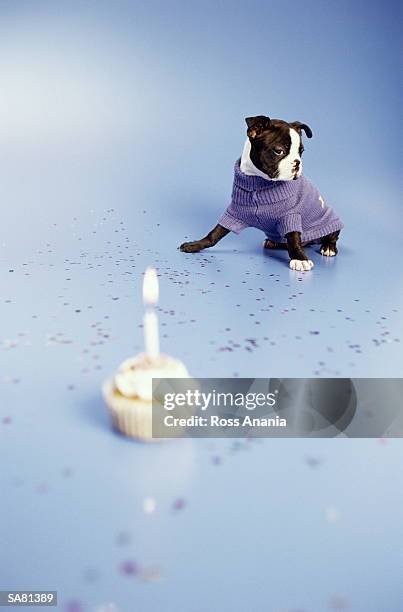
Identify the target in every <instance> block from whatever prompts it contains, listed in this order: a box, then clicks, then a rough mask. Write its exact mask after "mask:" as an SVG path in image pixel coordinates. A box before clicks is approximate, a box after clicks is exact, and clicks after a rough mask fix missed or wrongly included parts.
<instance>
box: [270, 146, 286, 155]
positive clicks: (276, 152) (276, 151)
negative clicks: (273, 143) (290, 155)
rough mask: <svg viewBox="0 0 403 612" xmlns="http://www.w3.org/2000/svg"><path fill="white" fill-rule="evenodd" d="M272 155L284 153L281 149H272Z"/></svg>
mask: <svg viewBox="0 0 403 612" xmlns="http://www.w3.org/2000/svg"><path fill="white" fill-rule="evenodd" d="M273 153H274V154H275V155H283V153H284V151H283V149H280V148H279V147H274V149H273Z"/></svg>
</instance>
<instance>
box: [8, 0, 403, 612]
mask: <svg viewBox="0 0 403 612" xmlns="http://www.w3.org/2000/svg"><path fill="white" fill-rule="evenodd" d="M117 4H119V7H118V8H114V9H111V8H110V5H109V4H108V3H104V2H99V3H96V4H95V3H94V4H87V3H85V4H84V3H79V2H77V3H72V4H70V3H69V4H68V5H67V4H66V5H65V6H62V8H60V6H61V5H59V7H58V8H57V9H56V8H55V7H56V5H55V4H53V3H47V2H40V3H38V5H37V7H36V9H35V10H34V9H33V8H32V5H30V4H27V3H21V4H20V6H19V7H18V8H15V7H11V5H10V6H8V5H7V7H6V6H4V7H3V6H2V7H1V8H0V12H1V16H2V20H1V25H0V30H1V31H0V34H1V36H0V50H1V54H0V56H1V57H2V60H1V62H2V74H3V78H2V80H3V90H4V95H3V98H4V100H5V101H6V104H5V105H4V110H5V112H6V116H7V120H6V121H5V124H4V130H3V132H4V133H3V136H2V142H3V146H2V147H1V149H0V175H1V184H2V223H1V226H0V245H1V246H0V249H1V250H0V288H1V292H0V326H1V327H0V465H1V468H0V492H1V493H0V500H1V522H0V548H1V554H0V589H17V588H19V589H37V590H39V589H40V590H46V589H54V590H57V591H58V593H59V605H58V609H60V610H63V612H118V611H119V612H133V611H134V610H136V611H137V610H138V611H140V612H151V611H152V612H154V611H160V610H164V611H165V612H178V611H186V612H207V611H208V612H210V611H214V612H215V611H220V612H234V611H237V612H244V611H246V610H248V611H253V612H326V611H329V610H330V611H332V610H333V611H335V610H351V611H353V612H401V611H402V610H403V603H402V602H403V589H402V585H401V573H402V567H403V558H402V553H401V545H400V543H401V542H402V537H403V529H402V521H401V506H402V493H401V485H400V483H401V480H402V460H401V444H400V442H399V440H387V441H386V440H346V439H338V440H303V439H301V440H273V439H272V440H257V441H252V442H249V441H244V440H232V441H228V440H217V439H216V440H182V441H173V442H169V443H161V444H150V445H144V444H138V443H136V442H134V441H132V440H128V439H125V438H123V437H121V436H120V435H118V434H117V433H114V432H113V431H112V429H111V426H110V422H109V418H108V414H107V412H106V409H105V407H104V405H103V401H102V398H101V394H100V388H101V384H102V382H103V380H104V379H105V377H107V376H109V375H110V374H111V373H112V372H114V371H115V369H116V368H117V366H118V365H119V363H120V362H121V361H122V360H123V359H125V358H126V357H129V356H131V355H134V354H136V353H137V352H139V351H140V350H142V328H141V322H142V315H143V305H142V300H141V286H142V275H143V272H144V270H145V269H146V267H147V266H148V265H154V266H155V267H157V269H158V274H159V279H160V302H159V307H158V312H159V319H160V331H161V348H162V350H163V351H165V352H167V353H169V354H172V355H174V356H176V357H178V358H180V359H181V360H183V361H184V362H185V363H186V365H187V367H188V369H189V371H190V373H191V374H193V375H195V376H199V377H221V376H222V377H236V376H240V377H271V376H276V377H310V376H323V377H333V376H342V377H400V376H402V343H403V336H402V330H403V292H402V287H403V268H402V266H401V235H402V220H401V219H402V216H401V207H400V199H399V197H400V194H399V191H400V183H399V181H398V180H397V177H398V175H399V174H398V172H399V171H400V167H399V166H400V161H399V159H400V158H399V153H398V140H399V139H397V138H396V124H397V119H396V117H395V113H396V109H397V96H396V89H395V85H394V83H395V81H394V78H395V77H394V74H396V69H395V68H396V67H395V65H394V61H395V58H396V57H397V56H398V53H396V49H395V47H397V43H396V40H397V37H396V36H395V28H396V25H395V22H396V23H397V20H396V19H395V17H394V13H393V11H392V10H391V11H390V12H388V13H384V9H383V8H382V6H383V5H381V3H377V2H368V3H357V5H356V6H354V7H351V3H347V2H340V3H337V5H334V6H332V4H331V3H315V2H308V3H305V5H304V9H302V8H301V10H300V16H299V19H298V20H296V19H292V20H290V21H291V22H289V13H288V12H287V11H289V10H291V9H292V7H291V5H288V4H286V5H284V9H282V10H284V13H282V19H283V20H284V19H286V20H287V23H289V30H288V36H287V37H286V38H284V29H279V28H276V27H274V26H273V27H271V34H270V36H268V35H267V27H268V26H267V24H268V23H271V24H274V23H276V19H275V18H276V16H277V17H278V13H277V12H276V11H278V10H279V9H278V6H277V3H270V2H269V3H259V2H254V3H250V4H249V5H248V7H241V6H238V7H236V6H234V5H233V3H231V6H229V4H226V3H225V2H224V3H220V4H219V5H218V4H217V3H201V4H200V5H197V3H190V5H192V6H190V5H188V4H184V3H181V2H176V3H174V4H175V11H173V10H171V6H170V7H168V6H165V5H163V4H159V3H154V4H153V5H144V6H143V5H142V6H138V5H137V3H128V2H122V3H117ZM235 4H236V3H235ZM392 4H394V3H392ZM192 7H193V8H192ZM230 9H231V11H230V14H231V20H229V17H228V14H229V13H228V11H229V10H230ZM178 15H179V16H180V18H179V17H178ZM281 23H283V21H282V22H281ZM312 24H314V25H312ZM314 26H315V27H316V28H317V32H316V31H315V28H314ZM315 32H316V34H315ZM314 35H315V36H314ZM245 36H246V37H247V39H248V40H249V45H248V53H249V55H248V57H246V56H245V54H244V53H240V52H239V49H240V42H239V41H240V40H242V41H243V40H245ZM341 40H342V41H343V44H342V45H341V44H340V41H341ZM385 41H387V44H386V42H385ZM375 43H376V44H375ZM243 48H244V47H242V49H243ZM21 50H26V52H25V51H24V52H22V51H21ZM296 54H297V55H296ZM298 54H302V55H303V58H302V59H303V65H304V70H303V71H302V70H296V68H295V58H296V57H299V56H298ZM266 57H270V58H271V61H270V62H269V64H268V63H267V62H266V61H263V60H264V59H265V58H266ZM352 58H354V61H352ZM276 66H282V67H283V69H282V70H281V71H278V73H277V76H276V71H275V67H276ZM291 69H292V70H291ZM273 71H274V72H273ZM290 74H291V75H292V79H290ZM374 74H376V76H377V81H376V86H375V84H374ZM246 75H247V76H248V79H247V81H248V87H245V78H246ZM262 75H264V78H263V77H262ZM273 75H274V76H273ZM319 82H320V87H319V85H318V87H316V85H315V87H314V86H313V85H312V84H319ZM296 91H298V92H299V93H298V97H296V95H295V92H296ZM385 99H387V100H388V112H389V113H390V115H391V117H392V119H391V121H384V117H385ZM260 112H266V113H267V114H269V115H270V114H272V116H278V117H283V118H285V119H289V120H301V121H307V122H308V123H309V124H311V127H312V129H313V132H314V138H313V139H312V141H309V142H306V143H305V145H306V152H305V154H304V158H305V173H306V174H307V176H309V177H310V178H311V179H312V180H313V182H315V184H317V185H318V187H319V188H320V190H321V193H323V195H324V197H325V199H326V200H327V201H328V202H330V203H331V204H332V205H333V206H334V207H335V208H336V210H337V213H338V214H339V215H340V217H341V218H342V219H343V221H344V223H345V226H346V227H345V230H344V231H343V232H342V235H341V239H340V247H339V255H338V256H337V257H336V258H334V259H326V258H323V257H321V256H320V255H319V253H317V252H316V251H315V249H310V251H309V252H310V256H311V258H312V259H313V261H314V263H315V267H314V269H313V270H312V272H310V273H298V272H293V271H290V270H289V269H288V260H287V257H286V253H285V252H279V253H266V252H263V249H262V240H263V235H262V234H261V233H259V232H258V231H256V230H246V231H245V232H243V233H242V234H241V235H240V236H238V237H237V236H234V235H231V236H228V237H226V238H225V239H224V240H223V241H222V242H220V244H219V245H217V246H216V247H215V248H214V249H211V250H208V251H205V252H202V253H199V254H196V255H186V254H183V253H180V252H179V251H178V250H177V247H178V246H179V244H181V243H182V242H183V241H184V240H187V239H194V238H200V237H201V236H203V235H205V234H206V233H207V232H208V231H209V230H210V229H211V228H212V227H213V226H214V225H215V224H216V221H217V219H218V218H219V216H220V215H221V213H222V211H223V210H224V208H225V207H226V205H227V203H228V198H229V196H230V190H231V184H232V167H233V163H234V161H235V159H236V158H237V157H238V156H239V155H240V152H241V149H242V146H243V142H244V117H245V116H248V115H250V114H253V113H256V114H258V113H260ZM364 154H365V156H364ZM380 408H381V407H380ZM27 609H28V608H27ZM30 609H31V608H30Z"/></svg>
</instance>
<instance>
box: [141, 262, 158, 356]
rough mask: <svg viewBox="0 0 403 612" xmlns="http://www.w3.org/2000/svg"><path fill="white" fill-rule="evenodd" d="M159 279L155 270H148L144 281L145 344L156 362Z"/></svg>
mask: <svg viewBox="0 0 403 612" xmlns="http://www.w3.org/2000/svg"><path fill="white" fill-rule="evenodd" d="M158 293H159V291H158V277H157V272H156V270H155V268H147V270H146V272H145V274H144V281H143V300H144V304H145V306H146V312H145V313H144V318H143V325H144V343H145V352H146V355H147V357H149V359H151V360H153V361H155V360H156V359H158V357H159V354H160V343H159V333H158V316H157V313H156V312H155V311H154V309H153V307H154V306H155V304H156V303H157V302H158Z"/></svg>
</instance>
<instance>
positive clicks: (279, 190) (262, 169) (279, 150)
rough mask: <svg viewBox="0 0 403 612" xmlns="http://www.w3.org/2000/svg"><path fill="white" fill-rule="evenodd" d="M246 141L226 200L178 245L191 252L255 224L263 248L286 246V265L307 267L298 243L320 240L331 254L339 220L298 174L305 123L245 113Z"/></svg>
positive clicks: (323, 251) (309, 265)
mask: <svg viewBox="0 0 403 612" xmlns="http://www.w3.org/2000/svg"><path fill="white" fill-rule="evenodd" d="M245 121H246V124H247V136H248V138H247V140H246V142H245V145H244V149H243V153H242V157H241V158H240V159H239V160H238V161H237V162H236V164H235V174H234V185H233V191H232V198H231V203H230V205H229V206H228V208H227V210H226V212H225V213H224V214H223V215H222V217H221V218H220V219H219V223H218V225H216V226H215V228H214V229H212V230H211V231H210V232H209V233H208V234H207V236H205V237H204V238H202V239H200V240H196V241H194V242H185V243H183V244H182V245H181V246H180V247H179V248H180V250H181V251H183V252H185V253H197V252H199V251H201V250H202V249H205V248H208V247H212V246H214V245H215V244H217V242H218V241H219V240H221V238H223V237H224V236H226V235H227V234H228V233H229V232H230V231H231V230H232V231H234V232H236V233H239V232H240V231H241V230H242V229H244V228H245V227H256V228H258V229H261V230H263V231H264V232H265V233H266V240H265V242H264V247H265V248H266V249H277V248H287V249H288V253H289V256H290V268H292V269H294V270H300V271H308V270H311V268H312V267H313V262H312V261H311V260H310V259H308V257H307V256H306V254H305V252H304V248H303V247H304V246H307V245H310V244H314V243H320V244H321V248H320V253H321V254H322V255H324V256H327V257H333V256H335V255H336V254H337V247H336V242H337V240H338V238H339V234H340V230H341V229H342V227H343V223H342V222H341V221H340V219H339V218H338V217H337V216H336V215H335V213H334V212H333V210H332V208H331V207H330V206H328V205H327V204H326V203H325V201H324V199H323V198H322V196H321V195H320V193H319V192H318V190H317V189H316V187H314V186H313V185H312V183H310V181H309V180H308V179H307V178H306V177H305V176H303V175H302V161H301V156H302V153H303V151H304V146H303V144H302V138H301V132H302V131H304V132H305V134H306V136H307V137H308V138H311V137H312V131H311V129H310V128H309V126H308V125H306V124H304V123H300V122H299V121H294V122H292V123H287V122H286V121H282V120H280V119H270V118H269V117H265V116H264V115H259V116H257V117H248V118H246V120H245Z"/></svg>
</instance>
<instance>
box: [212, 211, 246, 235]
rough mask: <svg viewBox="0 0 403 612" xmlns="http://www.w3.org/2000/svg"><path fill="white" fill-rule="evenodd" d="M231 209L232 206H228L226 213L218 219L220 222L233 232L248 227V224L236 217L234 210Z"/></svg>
mask: <svg viewBox="0 0 403 612" xmlns="http://www.w3.org/2000/svg"><path fill="white" fill-rule="evenodd" d="M230 209H231V206H228V208H227V210H226V211H225V213H224V214H223V215H222V216H221V217H220V219H219V220H218V223H219V224H220V225H222V226H223V227H225V228H226V229H228V230H230V231H231V232H235V234H239V233H240V232H241V231H242V230H243V229H245V227H248V224H247V223H245V222H244V221H241V220H240V219H237V218H236V217H234V215H233V214H232V212H230Z"/></svg>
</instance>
